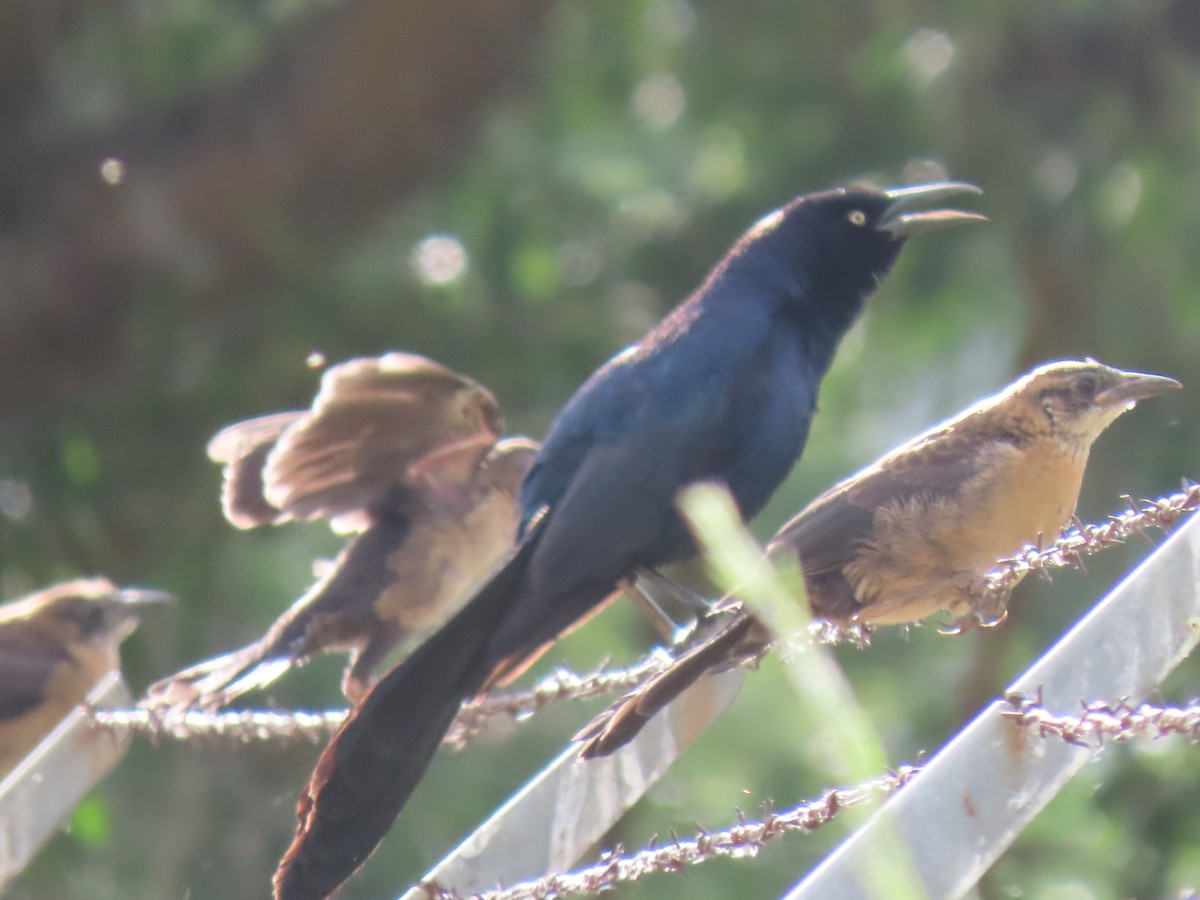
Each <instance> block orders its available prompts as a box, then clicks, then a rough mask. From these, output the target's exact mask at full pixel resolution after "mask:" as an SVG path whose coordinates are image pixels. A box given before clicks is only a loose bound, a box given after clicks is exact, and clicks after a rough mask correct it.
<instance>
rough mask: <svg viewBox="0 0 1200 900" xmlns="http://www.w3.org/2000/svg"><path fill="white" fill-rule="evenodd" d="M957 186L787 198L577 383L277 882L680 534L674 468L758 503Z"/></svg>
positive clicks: (325, 770)
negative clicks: (516, 517) (497, 553)
mask: <svg viewBox="0 0 1200 900" xmlns="http://www.w3.org/2000/svg"><path fill="white" fill-rule="evenodd" d="M964 192H971V193H977V192H978V189H977V188H974V187H972V186H970V185H964V184H957V183H941V184H932V185H919V186H916V187H908V188H901V189H898V190H892V191H879V190H871V189H840V190H833V191H827V192H824V193H817V194H810V195H806V196H802V197H799V198H797V199H796V200H794V201H792V202H791V203H789V204H788V205H787V206H785V207H784V208H782V209H780V210H778V211H777V212H775V213H772V214H771V215H769V216H767V217H766V218H764V219H762V220H761V221H760V222H759V223H758V224H757V225H755V226H754V227H753V228H751V229H750V231H749V232H747V233H746V235H745V236H744V237H743V238H742V239H741V240H740V241H738V243H737V244H735V245H734V247H733V249H732V250H730V252H729V253H728V254H726V256H725V258H724V259H722V260H721V262H720V263H718V265H717V266H716V268H715V269H713V271H712V272H711V274H710V275H709V276H708V278H707V280H706V281H705V282H704V283H703V284H702V285H701V286H700V288H699V289H698V290H697V291H696V292H695V293H694V294H692V296H691V297H689V298H688V299H687V300H685V301H684V302H683V303H682V304H681V305H680V306H678V307H677V308H676V309H675V310H674V311H673V312H672V313H671V314H670V315H668V316H667V318H666V319H664V320H663V321H662V322H661V323H660V324H659V325H658V326H657V327H655V328H654V329H653V330H652V331H651V332H650V333H649V334H648V335H647V336H646V337H645V338H643V339H642V340H641V341H640V342H639V343H637V344H636V345H634V346H632V347H630V348H629V349H627V350H625V351H624V352H623V353H620V354H618V355H617V356H616V357H614V358H613V359H612V360H611V361H609V362H608V363H607V364H606V365H604V366H603V367H602V368H601V369H600V370H599V371H597V372H596V373H595V374H594V375H593V376H592V377H591V378H589V379H588V381H587V382H585V383H584V385H583V386H582V387H581V388H580V389H579V390H578V391H577V392H576V393H575V395H574V396H573V397H572V398H571V400H570V401H569V402H568V403H567V405H566V406H565V407H564V408H563V410H562V412H561V413H559V415H558V417H557V418H556V419H555V421H554V423H553V424H552V425H551V427H550V430H549V432H548V434H547V436H546V440H545V444H544V446H543V448H542V450H541V452H540V453H539V454H538V456H537V459H536V460H535V462H534V465H533V468H532V470H531V471H530V473H529V476H528V477H527V478H526V480H525V484H524V486H523V488H522V492H521V513H522V522H521V532H520V538H519V541H518V544H517V546H516V547H515V549H514V550H513V552H512V554H511V555H510V556H509V557H508V559H507V561H506V562H505V563H504V564H503V565H502V566H501V567H500V568H498V569H497V570H496V572H495V573H494V574H493V576H492V577H491V579H490V580H489V581H488V582H487V583H486V584H485V585H484V586H483V587H482V588H481V589H480V590H479V591H478V592H477V593H476V594H475V596H474V597H473V598H472V599H471V600H470V601H468V603H467V605H466V606H465V607H463V609H462V611H461V612H460V613H458V614H457V615H456V616H455V617H454V618H453V619H451V620H450V621H449V622H448V623H447V624H446V625H445V626H444V627H443V628H442V629H441V630H440V631H438V632H437V633H436V634H434V635H433V637H431V638H430V639H429V640H428V641H427V642H426V643H425V644H424V645H422V646H421V647H420V648H418V649H417V650H416V651H415V652H414V653H413V654H412V655H411V656H409V657H408V658H407V659H406V660H405V661H404V662H403V663H402V664H401V665H400V666H399V667H397V668H396V669H395V670H393V671H392V672H391V673H389V674H388V675H387V676H385V677H384V678H383V679H382V680H381V681H380V682H379V683H378V684H377V685H376V686H375V687H374V688H373V689H372V690H371V691H370V692H369V693H368V694H367V696H366V697H365V698H364V700H363V702H362V703H361V704H359V706H358V707H357V708H356V709H355V710H354V711H353V713H352V715H351V717H350V718H349V719H348V720H347V722H346V724H345V725H344V726H343V727H342V729H341V730H340V731H339V732H338V734H337V735H336V736H335V737H334V739H333V741H332V742H331V743H330V745H329V747H328V748H326V750H325V752H324V754H323V755H322V756H321V759H320V761H319V762H318V763H317V767H316V770H315V771H314V773H313V776H312V780H311V782H310V783H309V785H308V787H307V789H306V790H305V792H304V794H303V795H302V796H301V799H300V802H299V809H298V813H299V818H300V824H299V827H298V830H297V834H296V838H295V841H294V842H293V844H292V846H291V848H290V849H289V850H288V851H287V853H286V855H285V856H284V858H283V860H282V862H281V863H280V867H279V870H278V871H277V872H276V875H275V891H276V897H278V898H282V900H301V898H315V897H325V896H327V895H328V894H329V893H330V892H332V891H333V890H335V889H336V888H337V886H338V885H339V884H341V882H342V881H344V880H345V879H346V878H347V877H348V876H349V875H350V874H351V873H352V872H353V871H354V870H355V869H356V868H358V867H359V866H360V865H362V863H363V862H364V861H365V860H366V858H367V856H368V855H369V854H370V853H371V851H372V850H373V849H374V847H375V845H376V844H377V843H378V842H379V840H380V839H381V838H382V837H383V835H384V834H385V833H386V832H387V830H388V828H389V827H390V826H391V823H392V821H393V819H394V818H395V817H396V814H397V813H398V812H399V810H400V809H401V807H402V806H403V805H404V803H405V801H406V800H407V799H408V796H409V794H410V793H411V792H412V789H413V788H414V787H415V786H416V784H417V782H418V781H419V780H420V777H421V775H422V773H423V772H424V771H425V768H426V767H427V765H428V763H429V760H430V758H431V757H432V756H433V753H434V751H435V750H436V749H437V746H438V744H439V743H440V742H441V739H442V736H443V735H444V733H445V732H446V730H447V728H448V727H449V725H450V722H451V720H452V719H453V717H454V714H455V712H456V711H457V710H458V707H459V704H460V703H461V702H462V701H463V700H464V699H466V698H469V697H473V696H475V695H477V694H478V693H479V692H481V691H483V690H486V689H487V688H488V687H489V686H491V685H493V684H496V683H497V682H500V681H503V680H505V679H507V678H511V677H513V676H514V675H515V674H516V673H519V672H520V671H521V669H522V668H523V667H524V666H525V665H527V664H528V662H529V661H530V660H531V658H533V657H535V656H536V655H537V653H538V652H539V651H540V650H541V649H542V648H543V647H544V646H546V645H547V644H549V643H550V642H552V641H553V640H554V639H555V638H556V637H558V636H559V635H560V634H562V633H563V632H564V631H565V630H567V629H569V628H570V627H571V626H573V625H574V624H576V623H577V622H579V621H580V620H581V619H583V618H585V617H586V616H588V615H589V614H590V613H591V612H593V611H594V610H595V609H597V608H598V607H599V606H600V605H602V604H603V603H604V602H605V601H606V600H607V599H608V598H609V597H610V596H611V595H613V593H614V592H615V591H617V590H618V589H619V588H620V586H621V584H622V583H623V582H625V581H627V580H630V579H633V578H635V577H636V576H637V575H638V573H639V571H644V570H647V569H655V568H657V567H659V566H662V565H664V564H666V563H669V562H672V561H675V560H680V559H685V558H687V557H689V556H691V555H692V554H694V552H695V548H694V545H693V542H692V540H691V538H690V536H689V534H688V531H687V529H686V527H685V526H684V525H683V523H682V521H681V519H680V518H679V515H678V513H677V511H676V508H675V498H676V495H677V493H678V492H679V490H680V489H681V488H683V487H685V486H686V485H689V484H691V483H693V482H697V481H706V480H707V481H712V480H715V481H719V482H722V483H724V484H726V485H727V486H728V487H729V489H730V490H731V491H732V493H733V495H734V497H735V498H736V500H737V502H738V504H739V508H740V510H741V513H742V514H743V515H744V516H746V517H750V516H753V515H754V514H756V513H757V512H758V511H759V509H760V508H761V507H762V506H763V505H764V504H765V503H766V501H767V499H768V498H769V497H770V496H771V494H772V493H773V492H774V490H775V489H776V487H777V486H778V485H779V483H780V482H781V481H782V480H783V478H784V477H785V476H786V475H787V473H788V471H789V470H790V469H791V467H792V464H793V463H794V462H795V461H796V459H797V457H798V456H799V455H800V451H801V449H802V448H803V446H804V441H805V438H806V436H807V433H808V427H809V421H810V419H811V417H812V414H813V410H814V408H815V405H816V399H817V387H818V384H819V383H820V380H821V377H822V376H823V375H824V373H825V371H826V369H827V368H828V367H829V364H830V362H831V360H832V358H833V354H834V351H835V350H836V348H837V344H838V342H839V340H840V339H841V337H842V335H843V334H845V332H846V330H847V329H848V328H849V327H850V326H851V325H852V324H853V323H854V321H855V320H856V319H857V318H858V315H859V313H860V312H861V310H862V307H863V303H864V301H865V300H866V298H867V296H868V295H869V294H870V293H871V292H872V291H873V290H874V289H875V287H876V286H877V285H878V283H879V281H880V279H882V278H883V277H884V276H885V275H886V274H887V272H888V270H889V269H890V268H891V266H892V263H893V262H894V261H895V259H896V256H897V254H898V253H899V252H900V248H901V247H902V246H903V244H904V240H905V238H907V237H908V236H910V235H913V234H916V233H918V232H921V231H925V230H928V229H930V228H931V227H935V226H940V225H951V224H955V223H958V222H963V221H970V220H974V219H978V218H981V217H980V216H977V215H971V214H966V213H960V212H956V211H953V210H935V211H928V210H926V211H919V210H918V207H919V206H920V205H922V204H927V203H930V202H936V201H940V200H942V199H944V198H946V197H949V196H953V195H956V194H961V193H964Z"/></svg>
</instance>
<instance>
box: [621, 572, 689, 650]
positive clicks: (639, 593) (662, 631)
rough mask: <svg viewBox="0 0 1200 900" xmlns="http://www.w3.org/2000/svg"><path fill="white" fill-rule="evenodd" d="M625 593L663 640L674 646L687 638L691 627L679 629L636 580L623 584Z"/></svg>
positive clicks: (632, 579)
mask: <svg viewBox="0 0 1200 900" xmlns="http://www.w3.org/2000/svg"><path fill="white" fill-rule="evenodd" d="M625 592H626V593H627V594H628V595H629V598H630V599H631V600H632V601H633V602H634V603H635V604H637V607H638V609H640V610H641V611H642V613H644V614H645V616H646V618H647V619H649V620H650V624H651V625H653V626H654V630H655V631H657V632H658V633H659V635H661V636H662V639H663V640H665V641H667V642H669V643H670V644H672V645H674V644H676V643H678V642H679V641H682V640H685V639H686V638H687V636H688V634H689V633H690V632H691V628H692V626H691V625H688V626H684V627H680V626H679V625H678V624H677V623H676V622H675V620H674V619H672V618H671V617H670V616H669V615H667V611H666V610H665V609H663V608H662V606H660V605H659V603H658V601H657V600H655V599H654V598H653V597H652V596H650V592H649V591H647V590H646V589H645V587H643V586H642V584H641V583H640V582H639V581H638V579H636V578H631V579H630V580H629V581H627V582H625Z"/></svg>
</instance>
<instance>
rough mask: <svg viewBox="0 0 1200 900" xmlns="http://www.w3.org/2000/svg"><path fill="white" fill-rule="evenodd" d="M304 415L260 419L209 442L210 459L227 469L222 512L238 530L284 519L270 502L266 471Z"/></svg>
mask: <svg viewBox="0 0 1200 900" xmlns="http://www.w3.org/2000/svg"><path fill="white" fill-rule="evenodd" d="M303 416H304V413H303V412H300V411H297V412H282V413H275V414H274V415H270V416H260V417H258V418H257V419H248V420H246V421H245V422H238V423H236V424H234V425H230V426H229V427H228V428H222V429H221V430H220V431H218V432H217V433H216V435H215V436H214V437H213V439H212V440H211V441H209V442H208V458H209V459H211V460H212V461H213V462H215V463H220V464H221V465H222V466H224V483H223V484H222V486H221V508H222V510H224V512H225V518H226V519H228V520H229V521H230V522H231V523H232V524H233V525H236V526H237V527H238V528H254V527H255V526H258V525H268V524H270V523H272V522H275V521H276V520H278V519H279V518H280V511H279V508H278V507H276V506H273V505H272V504H271V503H269V502H267V498H266V496H265V486H264V485H263V467H264V466H265V465H266V464H267V456H268V455H269V454H270V452H271V450H272V449H273V448H274V446H275V442H276V441H277V440H279V436H280V435H282V434H283V433H284V432H285V431H286V430H287V429H288V428H290V427H291V426H292V425H293V424H295V423H296V422H297V421H298V420H299V419H301V418H302V417H303Z"/></svg>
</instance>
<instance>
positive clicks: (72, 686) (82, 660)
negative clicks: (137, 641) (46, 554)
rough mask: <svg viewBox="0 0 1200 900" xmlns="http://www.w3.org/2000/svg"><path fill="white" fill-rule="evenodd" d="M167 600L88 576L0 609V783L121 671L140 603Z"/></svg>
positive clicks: (167, 596)
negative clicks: (98, 686)
mask: <svg viewBox="0 0 1200 900" xmlns="http://www.w3.org/2000/svg"><path fill="white" fill-rule="evenodd" d="M170 599H172V598H171V595H170V594H165V593H162V592H161V591H145V590H134V589H128V588H126V589H122V588H118V587H116V586H115V585H113V583H112V582H111V581H108V580H107V579H105V578H86V579H80V580H78V581H69V582H66V583H64V584H59V585H55V586H54V587H51V588H47V589H46V590H44V591H40V592H38V593H36V594H31V595H30V596H28V597H25V598H23V599H21V600H13V601H11V602H9V603H5V604H4V605H2V606H0V779H3V778H4V776H5V775H7V774H8V773H9V772H10V771H12V769H13V768H15V767H16V765H17V763H19V762H20V761H21V760H22V759H24V758H25V756H27V755H28V754H29V752H30V751H31V750H33V748H34V747H36V746H37V745H38V742H39V741H41V739H42V738H44V737H45V736H46V735H47V734H49V733H50V731H51V730H52V729H53V728H54V726H55V725H57V724H58V723H59V721H61V720H62V718H63V717H64V716H65V715H66V714H67V713H69V712H70V711H71V710H72V709H74V708H75V707H76V706H78V705H79V704H80V703H82V702H83V701H84V699H85V698H86V697H87V694H88V691H90V690H91V689H92V688H93V687H94V686H95V685H96V683H97V682H98V681H99V680H100V679H101V677H103V676H104V675H105V674H106V673H108V672H110V671H114V670H117V669H119V668H120V665H121V659H120V656H119V654H118V651H117V648H118V647H119V646H120V644H121V641H123V640H124V639H125V638H126V637H128V636H129V634H130V633H132V631H133V629H134V628H135V627H136V626H137V621H138V617H139V616H140V614H141V613H142V611H143V610H144V608H145V606H146V604H149V603H161V602H165V601H168V600H170Z"/></svg>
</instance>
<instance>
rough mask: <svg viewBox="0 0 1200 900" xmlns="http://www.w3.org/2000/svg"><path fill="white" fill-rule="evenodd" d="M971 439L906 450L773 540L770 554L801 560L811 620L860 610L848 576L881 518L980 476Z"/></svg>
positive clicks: (922, 443) (934, 437) (937, 437)
mask: <svg viewBox="0 0 1200 900" xmlns="http://www.w3.org/2000/svg"><path fill="white" fill-rule="evenodd" d="M973 440H975V437H973V436H968V435H966V434H959V433H957V432H955V431H953V430H951V429H942V430H939V431H936V432H932V433H931V434H929V435H925V436H923V437H921V438H919V439H917V440H916V441H913V442H911V443H909V444H906V445H905V446H903V447H901V448H900V449H899V450H896V451H893V452H892V453H891V454H889V455H888V456H886V457H884V458H883V459H882V460H880V461H879V462H877V463H876V464H874V465H872V466H870V467H869V468H867V469H864V470H863V471H862V472H859V473H858V474H856V475H854V476H852V477H850V478H848V479H847V480H845V481H843V482H841V483H840V484H838V485H835V486H834V487H833V488H831V489H830V490H828V491H826V492H825V493H824V494H822V495H821V496H820V497H818V498H817V499H816V500H814V501H813V502H812V503H811V504H809V505H808V506H807V507H806V508H805V509H804V510H802V511H801V512H800V514H799V515H797V516H796V517H795V518H794V519H792V520H791V521H789V522H788V523H787V524H786V525H784V526H783V527H782V528H781V529H780V530H779V531H778V532H777V533H776V534H775V536H774V537H773V538H772V539H771V542H770V543H769V544H768V546H767V552H768V553H769V554H770V555H771V556H773V557H776V558H778V557H780V556H784V555H786V556H790V557H792V558H793V559H795V558H796V556H797V555H798V557H799V558H798V559H796V561H797V562H798V563H799V564H800V566H801V568H802V569H803V571H804V579H805V583H806V584H807V586H808V592H809V602H810V603H811V604H812V607H813V614H814V615H818V616H824V617H827V618H831V619H835V620H837V619H843V618H848V617H849V616H852V615H853V614H854V613H855V612H857V611H858V603H857V601H856V600H855V597H854V594H853V589H852V587H851V585H850V583H849V582H848V581H847V580H846V578H845V577H844V576H843V570H844V569H845V567H846V566H847V565H848V564H849V563H851V562H853V561H854V559H855V556H856V555H857V554H858V552H859V551H860V549H861V548H862V547H863V546H864V545H865V544H867V543H869V542H870V541H871V539H872V536H873V533H874V527H875V516H876V513H877V511H879V510H880V509H887V508H899V507H902V506H906V505H909V504H922V505H924V504H931V503H934V502H936V501H937V500H938V499H939V498H949V497H952V496H954V495H955V494H957V493H958V491H959V490H960V489H961V488H962V486H963V484H965V483H966V482H967V481H969V480H970V479H971V478H973V477H974V476H975V475H976V474H977V473H978V465H979V459H978V455H977V454H976V453H973V452H971V451H970V448H969V447H967V446H965V443H964V442H969V441H973Z"/></svg>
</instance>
